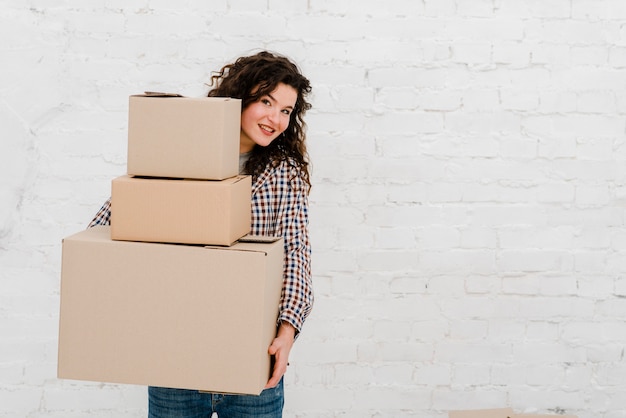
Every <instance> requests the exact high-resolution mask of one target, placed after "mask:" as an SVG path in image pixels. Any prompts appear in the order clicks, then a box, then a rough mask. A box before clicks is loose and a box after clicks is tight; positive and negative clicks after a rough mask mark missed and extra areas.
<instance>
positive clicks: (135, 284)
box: [58, 226, 284, 395]
mask: <svg viewBox="0 0 626 418" xmlns="http://www.w3.org/2000/svg"><path fill="white" fill-rule="evenodd" d="M109 236H110V232H109V227H106V226H96V227H94V228H90V229H88V230H86V231H82V232H79V233H77V234H74V235H72V236H69V237H67V238H65V239H64V240H63V245H62V259H63V260H62V270H61V309H60V323H59V352H58V377H59V378H64V379H76V380H88V381H98V382H109V383H127V384H138V385H153V386H164V387H172V388H186V389H198V390H205V391H215V392H225V393H244V394H257V395H258V394H259V393H260V392H261V391H262V390H263V387H264V386H265V384H266V383H267V381H268V379H269V376H270V356H269V355H268V353H267V349H268V347H269V345H270V344H271V342H272V340H273V338H274V337H275V335H276V319H277V317H278V305H279V301H280V293H281V287H282V282H283V278H282V277H283V257H284V256H283V254H284V249H283V242H282V239H277V240H276V241H275V242H272V243H263V244H261V243H237V244H235V245H233V246H232V247H204V246H191V245H173V244H156V243H140V242H129V241H112V240H111V239H110V238H109Z"/></svg>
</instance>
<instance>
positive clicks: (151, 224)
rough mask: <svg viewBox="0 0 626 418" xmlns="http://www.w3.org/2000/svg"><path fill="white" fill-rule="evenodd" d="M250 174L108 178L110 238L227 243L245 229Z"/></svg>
mask: <svg viewBox="0 0 626 418" xmlns="http://www.w3.org/2000/svg"><path fill="white" fill-rule="evenodd" d="M250 195H251V178H250V176H236V177H231V178H229V179H226V180H189V179H185V180H183V179H158V178H145V177H130V176H121V177H117V178H115V179H113V181H112V182H111V238H112V239H114V240H127V241H148V242H168V243H180V244H209V245H230V244H232V243H233V242H235V241H236V240H238V239H239V238H241V237H242V236H244V235H246V234H247V233H249V232H250V222H251V215H250V210H251V198H250Z"/></svg>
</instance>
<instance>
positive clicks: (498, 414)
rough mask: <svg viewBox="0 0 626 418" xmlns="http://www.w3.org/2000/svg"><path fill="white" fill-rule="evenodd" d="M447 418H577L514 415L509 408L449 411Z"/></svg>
mask: <svg viewBox="0 0 626 418" xmlns="http://www.w3.org/2000/svg"><path fill="white" fill-rule="evenodd" d="M448 417H449V418H577V417H576V416H575V415H549V414H548V415H545V414H516V413H514V412H513V410H512V409H511V408H501V409H475V410H462V411H450V412H449V413H448Z"/></svg>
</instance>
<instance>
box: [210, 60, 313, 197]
mask: <svg viewBox="0 0 626 418" xmlns="http://www.w3.org/2000/svg"><path fill="white" fill-rule="evenodd" d="M212 74H213V75H212V76H211V83H210V86H215V87H214V88H213V89H212V90H210V91H209V93H208V96H209V97H233V98H237V99H241V107H242V111H243V110H244V109H246V108H247V107H248V106H249V105H250V104H252V103H255V102H257V101H258V100H260V99H261V97H263V96H265V95H267V94H270V93H271V92H273V91H274V90H275V89H276V87H277V85H278V84H279V83H283V84H286V85H288V86H291V87H293V88H294V89H295V90H296V91H297V93H298V98H297V100H296V104H295V106H294V109H293V111H292V112H291V116H290V118H289V126H288V127H287V129H286V130H285V132H283V134H282V135H280V136H279V137H278V138H276V139H275V140H274V141H272V142H271V143H270V144H269V145H268V146H266V147H263V146H259V145H255V146H254V148H253V149H252V154H251V155H250V158H249V159H248V162H247V163H246V166H245V171H246V173H247V174H250V175H252V176H253V177H256V176H258V175H259V174H261V173H262V172H263V170H265V167H266V166H267V165H268V164H273V165H278V164H279V163H280V162H281V161H283V160H287V161H291V162H292V163H294V164H296V166H297V167H298V168H299V169H300V170H301V171H302V173H303V176H304V180H305V181H306V182H307V184H309V185H310V180H309V156H308V153H307V149H306V143H305V140H306V132H305V131H306V123H305V122H304V119H303V117H304V114H305V113H306V111H307V110H309V109H310V108H311V104H310V103H309V102H307V100H306V97H307V96H308V95H309V93H310V92H311V84H310V82H309V80H308V79H307V78H306V77H304V76H303V75H302V73H301V72H300V69H299V68H298V66H297V65H296V64H294V63H293V62H292V61H291V60H289V59H288V58H287V57H285V56H282V55H278V54H276V53H271V52H268V51H262V52H259V53H257V54H255V55H251V56H246V57H240V58H238V59H237V60H236V61H235V62H233V63H231V64H227V65H225V66H224V67H222V69H221V70H220V71H218V72H213V73H212Z"/></svg>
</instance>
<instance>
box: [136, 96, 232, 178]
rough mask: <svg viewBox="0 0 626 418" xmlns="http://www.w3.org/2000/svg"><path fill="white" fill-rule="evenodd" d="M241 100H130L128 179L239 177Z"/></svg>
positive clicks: (159, 97) (149, 98)
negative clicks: (144, 177)
mask: <svg viewBox="0 0 626 418" xmlns="http://www.w3.org/2000/svg"><path fill="white" fill-rule="evenodd" d="M240 125H241V100H239V99H232V98H220V97H201V98H190V97H175V95H171V94H170V95H164V96H158V95H157V96H155V95H153V94H148V95H134V96H130V98H129V110H128V161H127V174H129V175H135V176H152V177H177V178H194V179H204V180H223V179H226V178H229V177H233V176H236V175H237V174H238V173H239V133H240Z"/></svg>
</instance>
